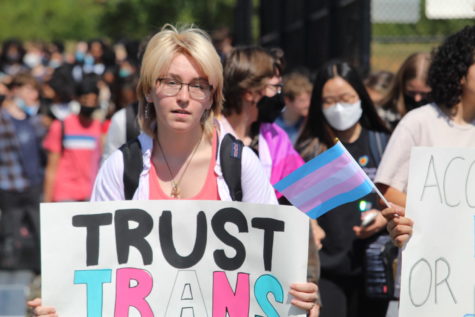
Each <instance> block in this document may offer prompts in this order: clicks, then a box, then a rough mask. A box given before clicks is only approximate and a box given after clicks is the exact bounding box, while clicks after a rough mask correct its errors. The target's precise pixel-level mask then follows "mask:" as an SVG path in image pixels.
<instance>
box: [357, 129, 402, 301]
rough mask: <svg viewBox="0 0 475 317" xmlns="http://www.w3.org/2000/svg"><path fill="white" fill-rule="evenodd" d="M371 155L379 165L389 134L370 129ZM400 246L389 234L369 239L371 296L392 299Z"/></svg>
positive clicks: (366, 255)
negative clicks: (394, 265) (394, 242)
mask: <svg viewBox="0 0 475 317" xmlns="http://www.w3.org/2000/svg"><path fill="white" fill-rule="evenodd" d="M368 132H369V133H368V137H369V148H370V152H371V156H372V157H373V159H374V160H375V164H376V166H379V163H380V162H381V158H382V156H383V152H384V149H385V148H386V145H387V143H388V141H389V135H388V134H386V133H384V132H376V131H368ZM397 254H398V248H397V247H396V246H395V245H394V244H393V243H392V241H391V238H390V237H389V235H388V234H380V235H376V236H374V237H372V238H370V239H369V241H368V243H367V244H366V248H365V251H364V275H363V276H364V282H365V290H366V295H367V296H368V297H369V298H379V299H386V300H390V299H393V298H394V297H395V296H394V294H395V292H394V286H395V285H394V267H393V263H394V261H395V260H396V259H397Z"/></svg>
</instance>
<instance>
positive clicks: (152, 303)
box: [41, 201, 308, 317]
mask: <svg viewBox="0 0 475 317" xmlns="http://www.w3.org/2000/svg"><path fill="white" fill-rule="evenodd" d="M41 243H42V250H41V251H42V252H41V260H42V296H43V304H44V305H47V306H54V307H56V308H57V311H58V313H59V315H60V316H63V317H68V316H75V317H78V316H79V317H80V316H88V317H96V316H107V317H109V316H120V317H122V316H142V317H152V316H155V317H158V316H167V317H170V316H200V317H201V316H209V317H211V316H213V317H220V316H222V317H226V316H230V317H233V316H253V317H254V316H305V313H304V312H303V311H301V310H299V309H296V308H295V307H293V306H292V305H290V300H291V296H290V295H289V294H288V291H289V285H290V284H291V283H296V282H305V281H306V276H307V253H308V217H307V216H305V215H304V214H303V213H302V212H300V211H298V210H297V209H295V208H294V207H288V206H273V205H257V204H246V203H237V202H216V201H214V202H212V201H125V202H124V201H117V202H96V203H56V204H42V205H41Z"/></svg>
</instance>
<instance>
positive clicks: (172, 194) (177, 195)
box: [157, 136, 203, 198]
mask: <svg viewBox="0 0 475 317" xmlns="http://www.w3.org/2000/svg"><path fill="white" fill-rule="evenodd" d="M202 138H203V136H201V137H200V140H199V142H198V143H197V144H196V146H195V148H194V149H193V152H191V155H190V157H189V158H188V160H187V162H186V165H185V168H184V169H183V172H182V173H181V176H180V178H179V179H178V180H177V181H176V182H175V178H174V177H173V174H172V169H171V168H170V164H168V161H167V157H166V156H165V152H164V151H163V148H162V146H161V145H160V141H159V140H158V139H157V143H158V147H159V148H160V151H161V152H162V155H163V160H164V161H165V164H166V165H167V168H168V172H169V173H170V177H171V178H172V179H171V183H172V190H171V192H170V197H172V198H180V189H179V188H178V185H180V182H181V180H182V179H183V176H184V175H185V172H186V170H187V168H188V166H189V165H190V163H191V161H192V160H193V156H194V155H195V153H196V150H197V149H198V147H199V146H200V144H201V139H202Z"/></svg>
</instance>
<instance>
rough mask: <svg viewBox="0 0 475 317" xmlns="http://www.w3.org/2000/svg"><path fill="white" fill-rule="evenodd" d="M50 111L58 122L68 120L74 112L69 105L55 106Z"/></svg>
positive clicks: (59, 104)
mask: <svg viewBox="0 0 475 317" xmlns="http://www.w3.org/2000/svg"><path fill="white" fill-rule="evenodd" d="M50 111H51V114H52V115H53V117H55V118H56V119H58V120H64V119H66V117H67V116H69V115H70V114H71V112H72V111H71V107H70V106H69V103H63V104H61V103H58V104H53V105H51V107H50Z"/></svg>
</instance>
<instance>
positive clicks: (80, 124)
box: [0, 25, 475, 317]
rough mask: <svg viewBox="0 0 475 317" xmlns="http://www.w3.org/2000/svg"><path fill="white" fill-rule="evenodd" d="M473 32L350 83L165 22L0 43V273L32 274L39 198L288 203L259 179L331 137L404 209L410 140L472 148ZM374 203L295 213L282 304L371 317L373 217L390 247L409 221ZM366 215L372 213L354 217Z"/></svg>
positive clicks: (271, 179)
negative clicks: (129, 153) (305, 228)
mask: <svg viewBox="0 0 475 317" xmlns="http://www.w3.org/2000/svg"><path fill="white" fill-rule="evenodd" d="M474 43H475V28H474V27H466V28H464V29H463V30H461V31H460V32H458V33H456V34H454V35H452V36H451V37H449V38H448V39H447V40H446V41H445V42H444V43H443V44H442V45H441V47H440V48H438V49H437V50H435V51H434V52H433V54H432V55H430V54H428V53H416V54H413V55H411V56H409V57H408V58H407V59H406V60H405V61H404V63H403V64H402V66H401V67H400V69H399V71H398V72H397V73H396V74H392V73H390V72H379V73H375V74H371V75H370V76H369V77H368V78H367V79H366V80H365V81H363V80H362V78H361V77H360V75H359V74H358V72H357V70H356V69H355V68H354V67H353V66H352V65H350V64H348V63H346V62H344V61H338V60H336V61H329V62H327V63H325V64H324V65H322V66H321V67H320V68H319V69H318V70H317V72H316V73H315V76H314V79H313V80H311V79H310V77H311V76H308V74H307V73H306V72H302V71H294V72H292V71H291V70H286V69H285V68H284V65H285V63H284V60H283V57H282V53H281V51H280V50H268V49H265V48H262V47H258V46H247V47H236V48H234V49H232V50H230V49H226V50H221V51H220V52H219V53H220V54H219V55H218V54H217V51H216V49H215V48H213V46H212V42H211V41H210V38H209V36H208V35H207V34H206V33H205V32H203V31H201V30H199V29H195V28H187V29H183V30H177V29H175V28H174V27H172V26H170V25H168V26H166V27H164V28H163V29H162V31H160V32H158V33H157V34H156V35H155V36H153V37H151V38H150V40H148V41H147V43H146V44H144V45H143V47H141V46H140V45H139V44H138V43H119V44H117V45H115V46H114V48H110V47H109V46H107V45H105V44H104V43H103V42H102V41H100V40H93V41H90V42H88V43H78V45H77V46H76V47H75V51H74V52H73V53H70V54H67V53H65V52H64V51H63V48H62V46H61V45H60V44H58V43H56V44H51V45H49V46H41V45H38V44H34V45H33V44H30V45H29V46H26V47H27V50H25V48H24V45H22V44H21V43H20V42H18V41H7V42H5V43H4V45H3V47H2V51H1V56H0V72H1V73H0V103H1V106H0V153H1V155H0V212H1V218H0V269H2V270H19V269H25V270H28V271H32V272H34V273H36V274H38V273H40V261H39V252H38V250H39V214H38V209H39V203H40V201H44V202H62V201H63V202H64V201H89V200H93V201H104V200H122V199H126V198H127V199H203V200H224V201H226V200H240V201H247V202H259V203H268V204H277V203H281V204H288V201H286V199H285V197H282V196H281V195H280V193H278V192H275V191H274V190H273V188H272V186H271V185H272V184H275V183H276V182H278V181H279V180H281V179H282V178H284V177H285V176H286V175H288V174H289V173H291V172H292V171H294V170H295V169H297V168H298V167H300V166H301V165H303V164H304V162H305V161H308V160H311V159H312V158H314V157H315V156H317V155H319V154H320V153H322V152H323V151H325V150H326V149H328V148H329V147H331V146H332V145H333V144H334V139H335V138H336V137H337V138H339V139H340V140H341V142H342V143H343V144H344V145H345V147H346V148H347V149H348V151H349V153H350V154H351V155H352V156H353V157H354V158H355V160H356V161H357V162H358V163H359V165H360V166H361V167H362V168H363V170H364V171H365V172H366V174H367V175H368V176H369V177H370V178H371V179H372V180H374V181H375V182H376V183H377V184H378V186H379V187H380V188H381V189H382V191H383V193H384V194H385V196H386V197H387V198H388V199H389V200H390V201H391V202H393V203H395V204H396V205H399V206H401V207H404V205H405V197H406V190H407V179H408V162H409V154H410V149H411V147H412V146H419V145H423V146H444V145H448V144H450V145H452V146H453V145H454V144H453V141H454V140H457V142H458V145H459V146H462V147H472V146H474V145H475V144H474V141H473V140H475V138H474V137H475V135H474V133H475V127H474V124H473V122H474V119H475V110H474V109H475V84H474V83H475V66H473V65H475V64H474V63H475V44H474ZM141 51H143V53H141ZM139 56H140V57H139ZM139 61H140V62H139ZM135 87H137V89H135ZM393 131H394V132H393ZM391 133H392V136H391V137H390V135H391ZM226 134H231V135H232V136H233V139H232V140H233V142H239V141H236V140H240V141H241V142H242V143H243V144H244V145H245V147H244V149H243V153H242V159H241V168H242V169H241V186H242V188H241V191H240V192H239V194H236V192H234V190H233V188H231V187H229V184H227V182H226V179H225V175H223V173H222V170H221V166H222V164H223V162H221V161H220V160H221V158H220V156H219V155H217V153H219V151H220V146H221V145H222V143H223V139H224V136H225V135H226ZM131 140H136V141H135V142H136V143H137V142H138V144H139V150H140V152H138V153H136V155H137V156H139V157H140V156H141V157H142V161H143V171H142V172H141V173H140V176H139V179H138V180H137V188H136V189H135V188H134V189H133V191H132V193H131V195H130V197H128V196H127V194H126V192H127V190H126V189H125V187H126V184H124V183H123V174H124V171H125V169H126V166H125V165H126V164H127V162H126V161H124V156H123V152H122V151H120V150H117V148H118V147H119V146H120V145H121V144H123V143H125V142H127V141H131ZM388 140H389V141H388ZM129 144H132V143H129ZM386 144H387V147H386ZM385 148H386V150H385ZM383 153H384V154H383ZM101 165H102V166H101ZM197 180H199V181H198V182H197ZM381 209H383V208H382V207H379V204H378V199H377V197H376V196H375V194H369V195H367V196H366V197H363V198H362V199H361V200H359V201H356V202H352V203H348V204H345V205H342V206H340V207H337V208H336V209H335V210H333V211H331V212H329V213H327V214H325V215H323V216H322V217H320V218H319V219H318V222H317V221H311V222H310V228H311V230H310V232H311V237H310V240H309V241H310V250H311V251H312V252H310V253H309V264H310V265H309V269H308V270H309V272H308V273H309V274H308V276H309V279H308V282H307V283H303V284H294V285H293V286H292V290H291V293H292V295H294V296H295V298H294V300H293V302H292V303H293V304H294V305H296V306H298V307H300V308H302V309H304V310H307V311H308V314H309V316H312V317H316V316H323V317H326V316H333V317H335V316H336V317H340V316H341V317H349V316H374V317H379V316H386V314H387V310H388V303H389V300H390V299H391V297H392V294H391V295H389V296H385V297H384V298H381V296H379V295H380V294H376V295H375V294H374V293H373V292H372V291H371V290H369V289H368V277H367V271H368V267H367V265H368V263H367V261H366V259H365V257H366V256H367V252H366V251H367V250H368V248H369V247H370V245H371V244H372V243H374V242H375V241H379V240H380V238H381V237H388V233H387V231H386V230H385V228H386V226H388V230H389V234H390V237H392V238H393V239H394V240H395V242H396V244H397V245H398V246H401V245H402V244H403V243H404V242H405V241H406V240H407V239H408V238H409V236H410V233H411V230H412V226H411V225H412V222H411V221H410V219H408V218H406V217H404V209H403V208H399V207H395V208H389V209H385V210H384V212H383V213H380V210H381ZM368 214H375V215H377V217H375V220H374V221H373V222H371V223H369V224H368V225H365V226H363V225H362V223H361V221H362V218H363V217H365V216H367V215H368ZM396 215H398V216H396ZM388 221H389V223H388ZM388 239H389V237H388ZM28 241H32V242H33V244H32V245H30V244H29V243H28ZM317 284H318V288H317V286H316V285H317ZM31 305H32V306H33V307H34V312H35V314H37V315H40V316H42V315H47V314H49V313H51V314H53V313H54V308H51V307H44V306H41V304H40V301H39V300H36V301H34V302H31Z"/></svg>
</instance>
